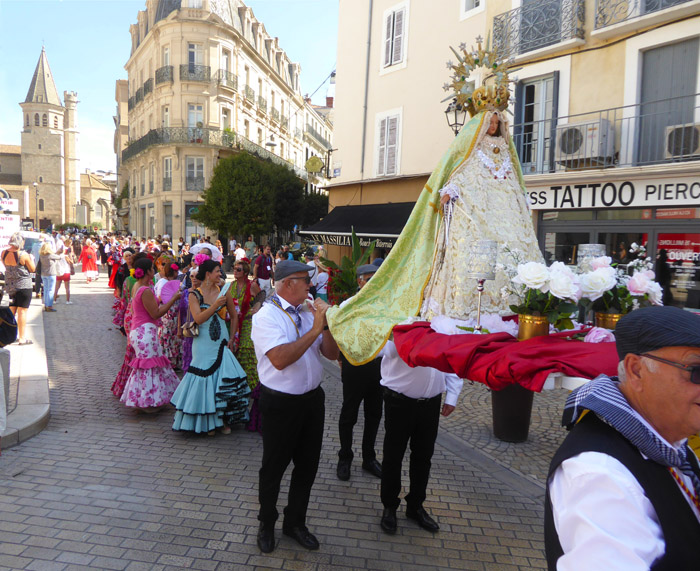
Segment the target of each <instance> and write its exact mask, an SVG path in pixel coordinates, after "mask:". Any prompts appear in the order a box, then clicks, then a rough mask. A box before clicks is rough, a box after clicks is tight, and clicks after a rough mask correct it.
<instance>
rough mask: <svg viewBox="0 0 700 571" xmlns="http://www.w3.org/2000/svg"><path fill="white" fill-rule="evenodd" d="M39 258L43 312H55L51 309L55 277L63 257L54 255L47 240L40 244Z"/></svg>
mask: <svg viewBox="0 0 700 571" xmlns="http://www.w3.org/2000/svg"><path fill="white" fill-rule="evenodd" d="M39 256H40V257H41V283H42V284H43V289H44V311H48V312H54V311H56V310H55V309H54V307H53V296H54V290H55V289H56V276H58V274H59V273H60V272H61V270H60V269H59V267H60V266H59V264H60V263H61V261H62V260H63V259H64V256H59V255H58V254H56V253H55V252H54V250H53V246H52V245H51V242H49V241H48V240H46V242H44V243H43V244H42V246H41V249H40V250H39Z"/></svg>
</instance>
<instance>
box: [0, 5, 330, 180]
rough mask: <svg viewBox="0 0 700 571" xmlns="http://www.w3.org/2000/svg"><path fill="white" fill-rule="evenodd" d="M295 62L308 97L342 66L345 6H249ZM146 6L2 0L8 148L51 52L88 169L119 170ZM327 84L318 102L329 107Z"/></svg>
mask: <svg viewBox="0 0 700 571" xmlns="http://www.w3.org/2000/svg"><path fill="white" fill-rule="evenodd" d="M246 4H247V5H248V6H250V7H251V8H252V9H253V13H254V14H255V16H256V18H258V19H259V20H261V21H262V22H263V23H264V24H265V29H266V30H267V32H268V33H269V34H270V35H272V36H277V37H279V39H280V46H281V47H282V48H283V49H284V50H285V51H286V52H287V54H288V55H289V57H290V58H291V59H292V61H297V62H299V63H300V64H301V68H302V72H301V90H302V93H312V92H313V91H314V90H315V89H316V88H317V87H318V86H319V85H320V84H321V83H322V82H323V81H324V79H326V77H327V76H328V75H329V74H330V72H331V71H332V70H333V69H334V67H335V62H336V50H337V29H338V0H248V1H247V2H246ZM145 7H146V2H145V0H0V61H1V62H2V64H1V65H0V144H6V145H19V144H20V132H21V130H22V113H21V109H20V107H19V103H20V102H22V101H24V99H25V97H26V95H27V90H28V89H29V84H30V83H31V80H32V74H33V73H34V68H35V67H36V63H37V61H38V59H39V55H40V53H41V46H42V43H43V44H44V45H45V46H46V53H47V55H48V58H49V65H50V66H51V71H52V73H53V77H54V81H55V82H56V88H57V89H58V93H59V95H60V97H61V100H63V92H64V91H77V92H78V100H79V101H80V103H79V105H78V128H79V130H80V139H79V152H80V159H81V168H82V169H83V170H84V169H85V168H90V169H91V170H93V171H94V170H98V169H102V170H109V169H111V170H114V168H115V160H116V159H115V156H114V152H113V150H112V141H113V136H114V121H113V119H112V117H113V116H114V114H115V106H116V103H115V100H114V86H115V81H116V80H117V79H126V71H125V70H124V64H125V63H126V61H127V59H128V57H129V47H130V37H129V26H130V25H131V24H132V23H134V22H136V14H137V12H138V11H139V10H143V9H145ZM327 85H328V84H327V83H326V85H325V86H324V87H322V88H321V89H319V90H318V92H317V93H316V95H315V96H314V98H313V100H314V103H322V102H324V101H325V93H326V87H327Z"/></svg>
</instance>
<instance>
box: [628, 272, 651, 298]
mask: <svg viewBox="0 0 700 571" xmlns="http://www.w3.org/2000/svg"><path fill="white" fill-rule="evenodd" d="M649 273H651V277H649V275H648V274H649ZM653 279H654V272H636V273H635V274H634V275H633V276H632V277H631V278H630V281H628V282H627V289H628V290H629V292H630V293H631V294H632V295H644V294H646V293H647V292H648V291H649V286H651V284H652V281H653Z"/></svg>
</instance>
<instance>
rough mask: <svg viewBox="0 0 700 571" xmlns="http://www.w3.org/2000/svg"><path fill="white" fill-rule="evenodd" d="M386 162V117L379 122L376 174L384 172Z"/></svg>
mask: <svg viewBox="0 0 700 571" xmlns="http://www.w3.org/2000/svg"><path fill="white" fill-rule="evenodd" d="M385 162H386V119H382V121H381V123H380V124H379V153H377V175H379V176H381V175H383V174H384V170H385V169H384V165H385Z"/></svg>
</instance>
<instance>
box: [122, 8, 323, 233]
mask: <svg viewBox="0 0 700 571" xmlns="http://www.w3.org/2000/svg"><path fill="white" fill-rule="evenodd" d="M130 32H131V41H132V43H131V56H130V57H129V60H128V61H127V63H126V66H125V67H126V70H127V72H128V99H127V102H126V104H127V113H128V144H127V146H126V147H125V148H123V149H118V152H121V154H120V162H119V182H118V186H119V188H120V189H121V188H122V187H123V185H124V184H125V183H127V182H128V185H129V189H130V190H129V230H130V231H131V232H133V233H135V234H137V235H139V236H155V235H157V234H169V235H170V236H187V238H188V239H190V238H191V237H193V236H196V235H198V234H202V233H204V232H205V229H204V228H203V227H201V226H200V225H198V224H197V223H196V222H195V221H193V220H192V218H191V216H192V214H193V213H195V212H196V211H197V208H198V204H199V203H201V200H202V199H201V195H202V191H204V189H205V188H207V186H208V184H209V181H210V179H211V176H212V172H213V169H214V166H215V165H216V163H217V161H218V160H219V159H220V158H223V157H226V156H231V155H232V154H234V153H238V152H240V151H242V150H245V151H248V152H250V153H252V154H254V155H257V156H258V157H259V158H261V159H267V160H270V161H272V162H275V163H278V164H282V165H284V166H287V167H288V168H289V169H291V170H293V171H294V172H295V173H296V174H297V176H299V178H301V179H303V180H304V181H305V182H306V183H307V188H308V190H309V191H316V189H317V187H324V186H325V185H326V182H327V181H326V180H325V179H324V178H323V177H322V176H321V177H319V175H311V176H310V175H309V174H308V173H307V172H306V169H305V164H306V161H307V160H308V159H309V158H310V157H312V156H319V157H321V158H322V159H323V160H324V161H325V160H326V158H327V156H328V154H329V151H330V150H331V147H332V145H331V141H332V123H331V119H330V117H329V114H328V113H326V112H324V111H323V110H321V109H319V110H317V109H316V108H315V107H314V106H313V105H311V104H310V101H309V100H307V99H305V98H304V97H302V95H301V92H300V87H299V76H300V72H301V69H300V66H299V64H297V63H293V62H291V61H290V60H289V58H288V57H287V55H286V53H285V52H284V51H283V50H282V48H281V47H280V46H279V42H278V39H277V38H273V37H271V36H269V35H268V34H267V32H266V31H265V26H264V25H263V23H262V22H260V21H259V20H257V19H256V18H255V16H254V15H253V12H252V10H251V9H250V8H248V7H247V6H245V4H244V3H243V2H241V1H240V0H147V1H146V9H145V10H143V11H140V12H139V13H138V16H137V23H136V24H133V25H132V26H131V29H130ZM120 97H121V91H119V90H118V93H117V102H118V106H120V107H119V108H120V109H121V104H122V102H121V100H120ZM121 126H122V123H121V121H120V122H119V124H118V125H117V129H121ZM115 141H116V139H115ZM115 146H116V145H115ZM122 206H124V205H122ZM207 233H209V232H207Z"/></svg>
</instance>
